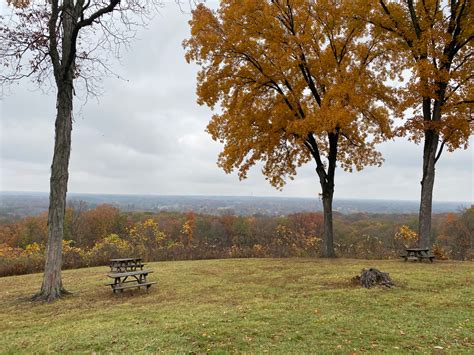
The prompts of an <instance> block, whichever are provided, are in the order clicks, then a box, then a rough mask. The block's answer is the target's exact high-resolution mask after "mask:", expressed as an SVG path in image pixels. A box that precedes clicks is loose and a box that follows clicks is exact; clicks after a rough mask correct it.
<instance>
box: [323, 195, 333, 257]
mask: <svg viewBox="0 0 474 355" xmlns="http://www.w3.org/2000/svg"><path fill="white" fill-rule="evenodd" d="M333 195H334V188H332V189H330V188H326V191H323V211H324V245H323V253H322V256H323V257H325V258H335V257H336V253H335V251H334V234H333V223H332V199H333Z"/></svg>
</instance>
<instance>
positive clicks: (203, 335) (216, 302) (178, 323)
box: [0, 259, 474, 353]
mask: <svg viewBox="0 0 474 355" xmlns="http://www.w3.org/2000/svg"><path fill="white" fill-rule="evenodd" d="M149 266H150V268H152V269H153V270H154V271H155V273H154V274H152V275H151V277H150V279H153V280H156V281H158V284H156V285H153V287H152V288H151V289H150V292H149V293H148V294H146V293H145V292H144V291H143V290H141V291H139V292H138V291H131V290H127V291H129V292H125V293H124V294H123V295H114V294H112V291H111V289H110V288H109V287H105V286H104V283H105V282H106V281H107V280H106V277H105V274H106V272H107V270H108V268H106V267H97V268H90V269H78V270H69V271H65V272H64V283H65V285H66V287H67V288H68V289H69V290H70V291H73V292H74V294H73V295H72V296H69V297H66V298H64V299H61V300H60V301H58V302H56V303H53V304H34V303H30V302H28V298H27V297H28V296H30V295H31V294H33V293H34V291H35V290H37V289H38V288H39V286H40V283H41V275H40V274H34V275H24V276H15V277H6V278H0V324H1V325H2V326H1V328H0V351H2V352H11V353H13V352H15V353H16V352H18V351H22V352H33V351H34V352H46V351H60V352H70V351H84V352H91V351H102V352H109V351H113V352H123V351H129V352H130V351H133V352H138V351H141V352H148V351H170V352H171V351H173V352H176V351H180V352H206V351H211V352H212V351H219V352H222V351H236V350H238V351H246V352H266V351H268V352H282V353H284V352H288V351H292V352H341V353H347V352H354V351H355V352H359V351H367V350H368V351H375V352H388V353H397V352H400V353H406V352H407V351H410V352H413V351H427V352H432V351H458V352H469V351H474V335H473V334H474V322H473V320H474V309H473V301H472V300H474V279H473V274H474V263H470V262H464V263H460V262H435V263H433V264H428V263H423V264H419V263H404V262H402V261H398V260H396V261H395V260H393V261H390V260H389V261H387V260H386V261H374V260H371V261H367V260H347V259H338V260H321V259H241V260H237V259H234V260H210V261H185V262H161V263H151V264H149ZM371 266H374V267H378V268H380V269H381V270H383V271H387V272H390V275H391V277H392V278H393V280H394V281H395V283H396V284H397V285H398V287H395V288H393V289H389V290H387V289H381V288H376V289H370V290H366V289H362V288H360V287H357V286H353V285H351V283H350V281H349V280H350V279H351V277H353V276H354V275H356V274H358V273H360V270H361V269H362V268H363V267H371ZM441 348H442V349H443V350H441Z"/></svg>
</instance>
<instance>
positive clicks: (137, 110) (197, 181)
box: [0, 3, 474, 201]
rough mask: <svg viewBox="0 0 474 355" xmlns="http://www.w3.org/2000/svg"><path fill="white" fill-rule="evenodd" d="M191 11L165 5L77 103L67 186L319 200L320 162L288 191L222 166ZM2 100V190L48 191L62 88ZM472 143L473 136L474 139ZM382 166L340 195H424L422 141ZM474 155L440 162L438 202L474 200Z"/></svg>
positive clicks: (344, 185) (344, 184) (392, 151)
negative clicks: (195, 59) (191, 46)
mask: <svg viewBox="0 0 474 355" xmlns="http://www.w3.org/2000/svg"><path fill="white" fill-rule="evenodd" d="M188 19H189V15H186V14H184V13H182V12H180V10H179V9H178V8H177V7H176V6H175V5H174V4H173V3H167V4H166V6H165V8H163V9H162V10H161V13H160V14H159V15H158V16H156V18H155V19H154V20H153V22H152V23H151V24H150V26H149V29H148V30H145V31H142V32H140V33H139V39H138V40H137V41H135V42H134V43H133V44H132V46H131V48H130V50H129V51H127V52H123V53H122V54H123V55H122V59H121V64H122V65H121V66H120V65H116V66H114V70H115V71H116V72H117V73H118V74H120V75H121V76H122V77H124V78H125V79H126V80H120V79H116V78H106V79H105V80H104V82H103V88H104V93H103V95H102V96H101V97H99V98H98V101H97V100H89V102H88V103H87V104H86V105H85V106H84V107H81V103H80V101H77V102H76V112H75V122H74V129H73V147H72V153H71V163H70V180H69V181H70V184H69V191H72V192H93V193H141V194H146V193H155V194H193V195H273V196H317V194H318V193H319V191H320V188H319V182H318V179H317V176H316V173H315V170H314V164H313V163H309V164H308V165H306V166H304V167H302V168H300V169H299V170H298V174H297V176H296V177H295V179H294V180H293V181H289V182H288V184H287V186H286V187H285V189H284V190H283V192H279V191H277V190H275V189H274V188H272V187H271V186H270V185H269V184H268V182H267V181H266V180H265V178H264V177H263V176H262V174H261V172H260V169H261V165H258V166H256V167H254V168H253V169H252V170H251V171H250V173H249V177H248V179H247V180H245V181H239V179H238V177H237V174H235V173H234V174H231V175H226V174H225V173H224V172H223V171H222V170H220V169H219V168H218V167H217V166H216V160H217V155H218V153H219V151H220V149H221V148H222V147H221V145H220V144H219V143H216V142H213V141H212V140H211V138H210V136H209V135H208V134H206V133H205V132H204V130H205V127H206V125H207V122H208V120H209V119H210V117H211V115H212V112H211V111H210V110H209V109H208V108H206V107H200V106H198V105H197V104H196V96H195V85H196V81H195V77H196V73H197V69H198V68H197V67H196V66H195V65H190V64H187V63H186V62H185V60H184V49H183V48H182V46H181V43H182V41H183V39H185V38H186V37H187V36H188V35H189V29H188V25H187V21H188ZM12 92H13V94H11V95H9V96H7V97H5V98H4V99H3V101H0V129H1V133H0V140H1V141H0V155H1V159H0V168H1V174H0V189H1V190H34V191H47V190H48V189H49V169H50V164H51V159H52V147H53V137H54V131H53V130H54V114H55V111H54V109H55V103H54V94H53V93H49V94H47V95H45V94H43V93H41V92H39V91H38V90H35V87H34V86H33V85H32V84H29V83H26V82H23V83H22V84H21V85H19V86H18V87H14V88H13V90H12ZM473 143H474V142H473ZM380 150H381V152H382V153H383V155H384V157H385V159H386V161H385V164H384V165H383V167H382V168H375V167H368V168H366V169H365V170H363V171H362V172H355V173H352V174H349V173H345V172H343V171H342V170H340V169H338V170H337V173H336V192H335V194H336V197H339V198H379V199H411V200H415V199H418V197H419V194H420V184H419V181H420V179H421V157H422V147H420V146H416V145H414V144H412V143H408V142H406V141H404V140H396V141H394V142H387V143H384V144H382V145H381V146H380ZM473 158H474V157H473V151H472V148H470V149H469V150H467V151H456V152H454V153H447V152H446V153H445V154H444V155H443V157H442V158H441V160H440V162H439V164H438V167H437V176H436V183H435V194H434V197H435V199H437V200H462V201H473V200H474V193H473V160H474V159H473Z"/></svg>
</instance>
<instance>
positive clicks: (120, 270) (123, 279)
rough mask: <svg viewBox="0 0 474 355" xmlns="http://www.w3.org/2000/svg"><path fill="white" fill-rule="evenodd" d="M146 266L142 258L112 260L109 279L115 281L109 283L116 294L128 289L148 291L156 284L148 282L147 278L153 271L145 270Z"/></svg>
mask: <svg viewBox="0 0 474 355" xmlns="http://www.w3.org/2000/svg"><path fill="white" fill-rule="evenodd" d="M144 266H145V264H143V263H142V258H122V259H110V273H108V274H107V276H108V277H110V278H112V279H114V281H113V282H111V283H107V284H106V285H107V286H111V287H112V290H113V291H114V293H115V292H117V291H120V292H123V290H124V289H126V288H134V287H138V288H140V287H146V290H147V292H148V289H149V288H150V286H151V285H153V284H155V283H156V282H148V281H147V279H146V278H147V276H148V274H150V273H152V272H153V270H144V269H143V267H144Z"/></svg>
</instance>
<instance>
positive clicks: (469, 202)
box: [0, 190, 474, 204]
mask: <svg viewBox="0 0 474 355" xmlns="http://www.w3.org/2000/svg"><path fill="white" fill-rule="evenodd" d="M3 193H8V194H15V193H18V194H28V193H30V194H45V195H48V194H49V192H46V191H19V190H0V194H3ZM71 194H72V195H97V196H100V195H106V196H130V197H133V196H136V197H138V196H150V197H152V196H156V197H222V198H236V197H237V198H275V199H317V200H318V201H320V200H321V198H320V197H319V196H271V195H270V196H269V195H199V194H196V195H193V194H188V195H178V194H158V193H148V194H146V193H110V192H107V193H97V192H73V191H71V192H68V193H67V195H71ZM334 200H357V201H398V202H416V203H419V201H420V200H419V199H417V200H406V199H389V198H358V197H334ZM433 202H434V203H461V204H474V201H468V200H466V201H461V200H450V201H449V200H433Z"/></svg>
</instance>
